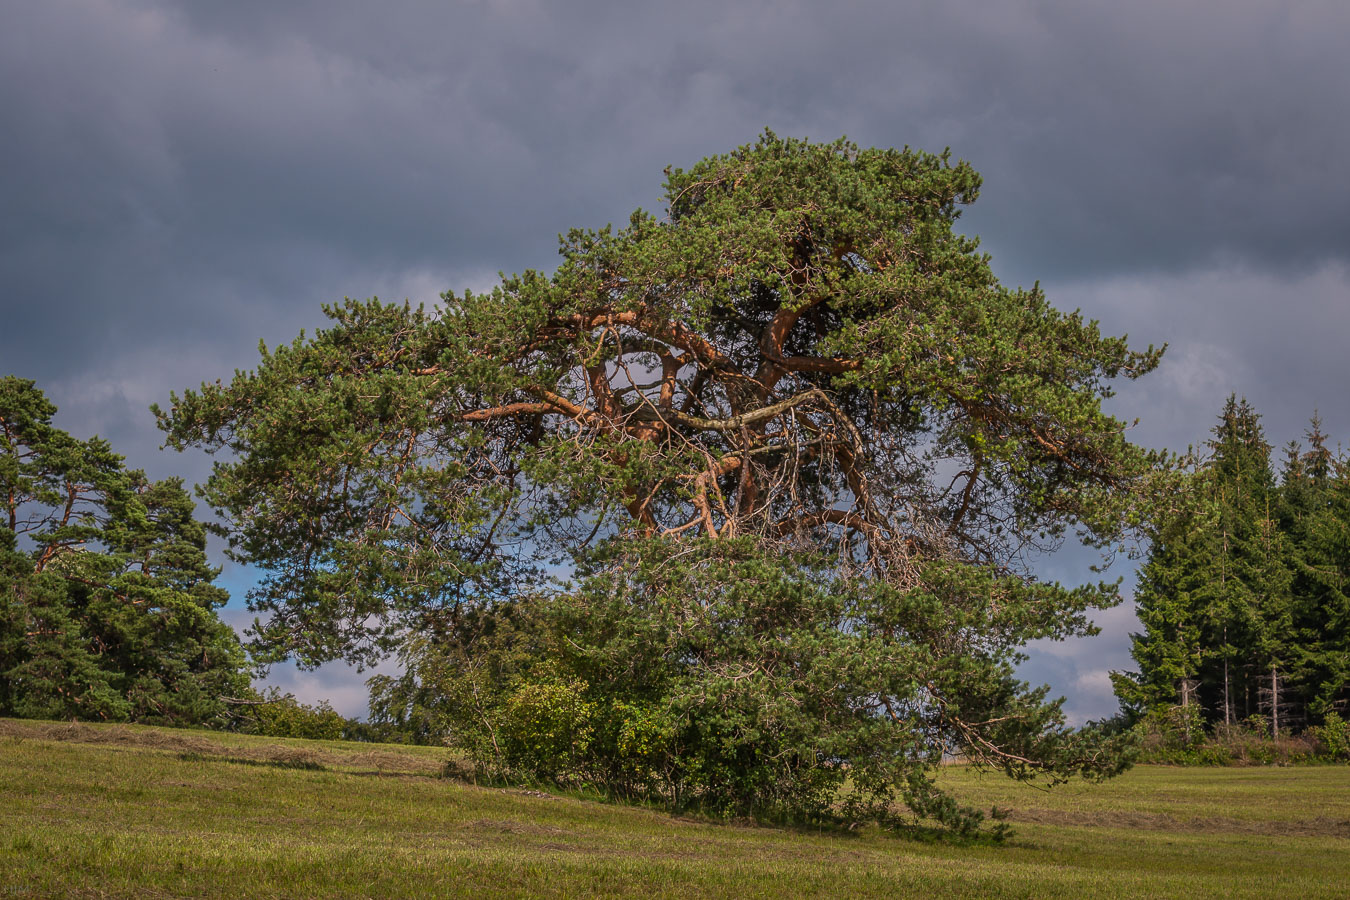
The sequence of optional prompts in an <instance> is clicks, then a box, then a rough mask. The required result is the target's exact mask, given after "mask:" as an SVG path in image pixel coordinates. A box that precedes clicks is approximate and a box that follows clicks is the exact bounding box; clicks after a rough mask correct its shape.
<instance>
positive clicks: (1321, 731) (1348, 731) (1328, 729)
mask: <svg viewBox="0 0 1350 900" xmlns="http://www.w3.org/2000/svg"><path fill="white" fill-rule="evenodd" d="M1308 730H1309V731H1310V732H1311V733H1312V736H1313V737H1314V738H1315V739H1316V740H1317V742H1318V744H1320V745H1321V746H1320V749H1321V755H1322V756H1324V757H1326V758H1327V759H1333V760H1350V723H1347V722H1346V721H1345V720H1344V719H1342V718H1341V717H1340V716H1339V715H1338V714H1336V713H1334V712H1333V713H1328V714H1327V715H1326V717H1325V719H1323V722H1322V724H1321V725H1314V726H1313V727H1312V728H1309V729H1308Z"/></svg>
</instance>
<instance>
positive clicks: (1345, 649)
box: [1280, 415, 1350, 722]
mask: <svg viewBox="0 0 1350 900" xmlns="http://www.w3.org/2000/svg"><path fill="white" fill-rule="evenodd" d="M1306 440H1307V441H1308V449H1307V450H1306V451H1304V450H1303V449H1302V447H1301V446H1300V445H1298V444H1297V443H1291V445H1290V447H1289V449H1288V451H1287V454H1286V459H1285V464H1284V469H1283V472H1282V473H1281V484H1280V528H1281V530H1282V531H1283V532H1284V533H1285V535H1286V536H1287V540H1286V559H1287V563H1286V564H1287V567H1288V569H1289V572H1290V578H1291V595H1292V598H1293V604H1292V609H1291V611H1290V647H1291V651H1292V653H1291V655H1290V661H1289V668H1290V672H1291V676H1293V677H1292V680H1293V684H1292V685H1291V687H1292V688H1293V689H1294V691H1295V693H1296V697H1297V702H1298V706H1299V708H1300V709H1301V710H1304V711H1306V714H1307V715H1308V717H1309V720H1310V721H1314V722H1315V721H1319V720H1321V719H1322V718H1323V717H1324V716H1325V715H1326V713H1328V712H1331V711H1332V710H1334V709H1336V708H1337V707H1338V706H1341V707H1343V706H1344V705H1345V702H1346V699H1347V687H1348V686H1350V642H1348V638H1347V635H1348V634H1350V597H1348V596H1347V588H1348V587H1350V486H1348V485H1347V481H1346V475H1347V471H1346V464H1345V462H1344V461H1343V460H1341V459H1338V458H1337V457H1336V456H1335V455H1334V454H1333V453H1332V452H1331V450H1330V449H1329V448H1328V446H1327V441H1328V438H1327V435H1326V434H1325V433H1324V432H1323V431H1322V422H1321V419H1320V417H1319V416H1316V415H1314V416H1313V419H1312V422H1311V423H1310V425H1309V428H1308V431H1307V432H1306Z"/></svg>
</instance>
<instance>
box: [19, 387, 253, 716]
mask: <svg viewBox="0 0 1350 900" xmlns="http://www.w3.org/2000/svg"><path fill="white" fill-rule="evenodd" d="M55 412H56V407H55V406H53V405H52V404H51V403H50V402H49V401H48V400H47V398H46V397H45V396H43V394H42V392H41V391H39V390H38V389H37V388H36V387H35V386H34V383H33V382H32V381H28V380H24V379H20V378H15V377H4V378H0V715H13V716H21V717H32V718H69V717H76V718H83V719H102V720H113V721H124V720H134V721H141V722H151V723H161V724H197V723H206V722H211V721H213V720H215V719H216V718H217V717H218V716H220V715H221V714H222V713H223V711H224V703H223V700H222V697H223V696H238V695H239V694H240V693H242V692H245V691H247V690H248V676H247V674H245V672H244V670H243V666H244V657H243V651H242V648H241V647H240V645H239V642H238V639H237V638H236V637H235V634H234V632H233V630H232V629H231V628H230V627H229V626H228V625H226V624H225V623H223V622H221V621H220V619H219V618H218V617H217V615H216V612H215V610H216V609H217V608H219V607H220V606H221V605H223V604H224V603H225V601H226V600H227V599H228V596H227V594H226V593H225V591H224V590H222V589H221V588H219V587H217V586H215V585H214V584H212V581H213V580H214V578H215V576H216V574H217V570H216V569H214V568H212V567H211V566H210V565H209V564H208V562H207V559H206V554H205V546H206V529H205V526H204V525H203V524H202V523H201V522H198V521H196V520H195V519H194V518H193V516H192V513H193V503H192V500H191V499H190V498H189V497H188V495H187V493H186V491H184V490H183V485H182V482H181V481H180V480H177V479H168V480H165V481H159V482H151V481H149V480H148V479H147V478H146V477H145V475H144V474H143V473H142V472H140V471H137V470H131V469H127V468H126V467H125V466H124V465H123V461H122V457H121V456H119V455H117V454H116V453H114V452H113V451H112V449H111V448H110V447H109V446H108V444H107V442H106V441H103V440H101V439H99V438H92V439H90V440H85V441H81V440H77V439H76V438H74V437H71V436H70V435H69V434H67V433H65V432H64V431H61V430H60V429H58V428H56V427H54V426H53V425H52V422H51V419H52V416H53V414H54V413H55Z"/></svg>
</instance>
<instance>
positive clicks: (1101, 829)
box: [0, 719, 1350, 900]
mask: <svg viewBox="0 0 1350 900" xmlns="http://www.w3.org/2000/svg"><path fill="white" fill-rule="evenodd" d="M447 756H448V754H447V751H445V750H443V749H438V748H430V747H403V746H393V745H369V744H350V743H338V742H323V741H301V740H277V739H275V738H256V737H247V736H241V735H229V734H216V733H211V732H199V731H174V730H169V729H157V728H148V727H134V726H120V725H109V726H99V725H83V724H79V725H77V724H60V723H40V722H21V721H15V720H6V719H0V900H5V898H10V897H47V896H60V897H69V896H74V897H180V896H186V897H273V896H275V897H426V896H472V897H514V896H532V897H591V896H599V897H606V896H610V897H620V896H642V897H648V898H658V897H706V896H732V897H801V896H822V897H871V896H877V897H880V896H887V897H895V896H901V897H903V896H925V897H1075V898H1077V897H1188V898H1189V897H1206V896H1213V897H1270V896H1278V897H1300V898H1305V897H1346V896H1350V766H1308V767H1301V768H1255V767H1254V768H1226V769H1180V768H1168V767H1160V766H1141V767H1138V768H1136V769H1134V770H1132V771H1131V772H1129V773H1127V774H1126V775H1125V776H1124V777H1122V778H1119V779H1117V780H1115V781H1112V782H1109V783H1107V784H1104V785H1084V784H1070V785H1064V786H1061V787H1058V788H1055V789H1054V790H1052V791H1045V790H1041V789H1037V788H1034V787H1030V786H1025V785H1018V784H1015V783H1012V782H1010V781H1008V780H1006V779H1004V778H1001V777H999V776H995V775H981V774H979V773H975V772H971V771H969V770H967V769H965V768H964V767H960V766H952V767H950V768H948V769H946V770H944V773H943V778H944V780H945V782H946V783H947V784H948V786H949V787H950V788H951V789H952V790H953V791H955V792H956V793H957V794H958V796H959V797H960V798H961V799H963V800H964V801H966V802H970V803H974V804H978V805H981V806H984V807H988V806H990V805H995V804H996V805H998V806H999V807H1003V808H1007V809H1010V810H1011V811H1012V812H1011V815H1010V819H1011V821H1012V822H1013V823H1014V825H1015V827H1016V834H1015V836H1014V837H1013V838H1011V839H1010V840H1009V841H1008V842H1007V843H1005V844H1003V845H984V844H974V845H971V844H959V843H951V842H943V841H937V842H925V841H919V840H914V839H908V838H898V837H894V836H890V835H886V834H881V833H877V832H865V833H860V834H847V833H840V832H828V831H825V832H816V831H810V830H793V829H783V828H771V827H758V826H753V825H747V824H731V825H728V824H716V823H709V822H705V821H700V820H696V819H689V818H681V817H677V816H671V815H668V814H666V813H663V812H659V811H655V810H649V809H637V808H631V807H624V806H618V805H613V804H607V803H602V802H597V801H594V800H587V799H581V798H577V797H572V796H562V795H556V794H552V793H548V792H543V791H531V790H522V789H509V788H487V787H476V786H472V785H467V784H463V783H460V782H457V781H453V780H449V779H444V778H440V777H438V774H439V773H440V771H441V769H442V766H443V765H444V763H445V761H446V759H447Z"/></svg>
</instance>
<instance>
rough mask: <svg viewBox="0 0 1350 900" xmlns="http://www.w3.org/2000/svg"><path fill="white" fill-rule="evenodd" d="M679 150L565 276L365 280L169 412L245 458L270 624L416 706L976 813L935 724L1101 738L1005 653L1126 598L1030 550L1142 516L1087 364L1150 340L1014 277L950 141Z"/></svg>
mask: <svg viewBox="0 0 1350 900" xmlns="http://www.w3.org/2000/svg"><path fill="white" fill-rule="evenodd" d="M667 175H668V178H667V183H666V196H665V200H666V214H665V216H664V217H663V218H657V217H655V216H652V215H650V214H648V213H646V212H643V211H638V212H636V213H634V214H633V216H632V217H631V219H630V221H629V224H628V225H627V226H626V227H624V228H620V229H613V228H605V229H603V230H601V231H582V230H576V231H573V232H571V233H569V234H568V235H567V236H566V237H565V238H564V240H563V243H562V255H563V261H562V264H561V265H560V266H559V268H558V269H557V270H556V271H555V272H554V273H553V274H552V275H545V274H543V273H539V272H526V273H525V274H523V275H519V276H512V277H509V278H504V279H503V280H502V282H501V284H500V285H499V286H497V287H496V288H494V289H493V290H492V291H490V292H488V293H484V294H475V293H470V292H466V293H464V294H458V295H457V294H454V293H447V294H445V295H444V303H443V305H442V306H440V307H438V308H436V309H434V310H431V311H428V310H425V309H420V308H419V309H411V308H409V307H407V306H406V305H405V306H397V305H386V304H382V303H380V302H378V301H370V302H367V303H355V302H350V301H349V302H347V303H345V304H343V305H342V306H339V307H335V308H330V309H329V310H328V311H327V312H328V314H329V316H330V318H331V319H332V324H331V325H330V327H328V328H327V329H325V330H322V331H320V332H318V333H316V334H315V335H313V336H312V337H308V338H307V337H305V336H303V335H302V336H301V337H300V338H299V339H297V340H296V341H294V342H293V343H291V344H290V345H286V346H281V347H277V348H275V349H274V350H270V351H269V350H268V349H267V348H266V347H264V348H263V359H262V361H261V362H260V364H259V366H258V368H257V369H256V370H254V371H252V372H240V373H237V374H236V376H235V378H234V380H233V381H232V382H231V383H229V384H223V383H220V382H217V383H215V384H204V385H203V386H202V387H201V389H200V390H198V391H188V392H186V393H185V394H183V395H182V396H175V397H174V398H173V399H172V404H171V405H170V407H169V408H167V409H162V410H159V411H158V414H159V416H160V421H161V425H162V427H163V428H164V429H165V431H166V433H167V435H168V442H169V443H170V444H171V445H173V446H177V447H186V446H190V445H192V446H202V447H206V448H208V449H210V450H213V451H225V452H226V453H228V454H230V456H231V458H230V459H228V460H226V461H224V462H222V463H221V464H220V465H218V466H217V467H216V469H215V472H214V474H213V476H212V478H211V479H210V481H209V482H208V483H207V484H206V485H204V486H203V492H204V496H205V497H206V498H207V500H208V501H209V502H210V503H211V504H212V506H213V507H214V508H215V509H216V510H217V512H218V513H219V514H220V515H221V516H222V518H223V519H224V521H225V522H226V523H227V527H228V531H229V534H230V539H231V545H232V552H233V553H234V554H235V555H236V556H237V557H238V558H240V559H243V560H247V561H248V562H250V563H251V564H253V565H256V566H258V567H260V568H261V569H263V570H264V571H265V572H267V573H268V574H267V577H266V579H265V580H264V582H263V583H262V584H261V585H260V587H259V588H258V589H257V591H255V592H254V593H253V595H252V597H251V603H252V605H253V607H254V609H255V610H257V611H259V612H261V613H263V614H264V620H263V622H262V623H261V624H260V626H259V627H258V628H257V630H256V631H255V633H254V639H255V648H256V650H257V651H258V652H259V653H260V654H262V657H263V658H268V657H269V656H270V657H275V658H280V657H282V656H286V655H294V656H296V657H298V658H299V659H300V660H301V661H302V662H303V663H306V664H318V663H320V662H322V661H324V660H328V659H334V658H345V659H348V660H351V661H356V662H372V661H374V660H376V659H379V658H381V657H383V656H384V655H386V654H388V653H390V652H393V651H401V652H402V653H403V654H404V656H405V657H406V659H407V661H408V662H409V669H408V673H409V674H408V675H407V676H406V677H405V678H404V679H401V680H399V681H397V682H388V681H380V682H377V697H376V699H377V706H378V707H379V708H383V709H385V710H387V711H388V712H389V715H390V716H391V717H392V718H393V719H397V720H398V721H400V722H402V725H401V726H400V727H407V728H408V729H410V730H411V731H412V732H416V733H422V732H425V733H444V732H445V731H447V730H448V733H449V735H450V738H451V740H453V741H455V742H457V743H459V744H460V745H462V746H465V747H467V748H469V749H470V750H471V751H472V752H473V753H474V754H475V756H477V757H478V759H479V760H480V761H481V762H482V764H483V765H484V766H486V767H487V769H488V770H490V771H492V772H496V773H499V774H503V775H507V774H509V775H511V776H512V777H530V778H536V779H555V780H568V781H575V780H584V781H589V782H596V783H601V784H603V785H605V786H607V787H609V788H610V789H612V790H614V791H617V792H619V793H626V794H632V795H639V796H647V797H658V796H659V797H664V798H665V799H666V800H667V801H668V802H670V803H672V804H674V805H676V806H685V805H693V806H699V807H702V808H707V809H713V810H718V811H724V812H728V813H738V812H755V813H759V812H761V811H767V812H769V813H772V814H773V815H782V816H785V817H811V816H816V815H820V814H823V812H824V811H825V810H826V809H839V808H841V806H840V805H841V804H844V805H847V804H853V806H854V807H855V809H863V808H865V810H866V812H865V813H860V814H859V815H860V816H862V817H867V816H871V817H874V818H881V817H882V816H883V808H884V807H885V801H886V799H887V798H889V797H891V796H895V795H898V796H901V797H903V798H905V799H906V800H907V801H908V802H909V803H910V805H911V807H912V808H913V809H914V810H915V812H916V813H917V814H919V815H922V816H932V815H936V816H938V817H939V818H943V819H945V820H947V821H949V822H952V823H959V822H967V823H968V822H969V821H970V820H969V818H962V817H961V816H959V815H957V814H956V813H955V812H953V811H952V809H951V808H950V805H949V803H948V801H943V800H942V799H941V798H940V795H939V794H938V793H937V792H936V790H935V788H933V786H932V782H931V778H930V774H931V771H932V768H933V766H934V765H935V764H936V763H937V762H938V761H939V760H940V759H941V757H942V755H943V754H944V753H949V752H959V753H962V754H964V755H965V756H967V757H968V758H970V759H972V760H974V761H976V762H978V763H981V764H987V765H991V766H996V767H999V768H1001V769H1004V770H1005V771H1007V772H1009V773H1010V774H1013V775H1015V776H1017V777H1033V776H1036V775H1044V776H1046V777H1048V778H1050V779H1051V780H1054V779H1056V778H1060V777H1065V776H1067V775H1068V774H1070V773H1083V774H1093V775H1105V774H1110V773H1112V772H1114V771H1117V770H1118V769H1119V767H1120V765H1121V756H1120V754H1121V747H1120V745H1119V744H1118V743H1115V742H1113V741H1111V740H1108V739H1106V738H1104V737H1103V736H1101V735H1099V734H1083V735H1071V734H1069V733H1068V732H1067V731H1066V730H1065V729H1064V727H1063V717H1062V714H1061V713H1060V710H1059V705H1058V704H1057V703H1055V702H1047V700H1046V697H1045V694H1044V691H1041V690H1033V689H1030V688H1028V687H1027V686H1026V685H1023V684H1020V683H1018V682H1017V681H1016V680H1015V679H1014V678H1013V676H1012V665H1013V664H1014V663H1015V662H1016V661H1017V659H1018V658H1019V657H1018V653H1019V648H1020V647H1021V646H1022V645H1023V644H1024V643H1025V642H1026V641H1027V640H1029V639H1032V638H1044V637H1049V638H1064V637H1068V636H1072V635H1078V634H1085V633H1090V632H1091V631H1092V627H1091V625H1090V621H1089V619H1088V614H1089V612H1090V610H1091V609H1093V608H1095V607H1100V606H1105V605H1110V604H1113V603H1115V602H1118V600H1119V597H1118V594H1117V593H1116V590H1115V587H1114V586H1113V585H1110V584H1103V585H1095V586H1090V587H1084V588H1076V589H1068V588H1064V587H1062V586H1060V585H1057V584H1052V583H1042V582H1038V581H1036V580H1035V579H1034V578H1033V577H1032V576H1031V575H1030V574H1029V572H1028V569H1027V560H1028V554H1029V553H1030V552H1032V551H1034V550H1035V549H1036V548H1044V547H1052V546H1055V545H1056V544H1057V543H1058V542H1059V541H1060V540H1062V539H1063V538H1064V536H1065V535H1067V534H1069V533H1075V534H1077V535H1078V536H1079V537H1080V538H1081V539H1083V540H1084V541H1086V542H1087V543H1088V544H1090V545H1093V546H1099V547H1106V546H1109V545H1111V544H1113V543H1114V542H1115V541H1117V540H1118V539H1120V538H1121V537H1122V536H1123V535H1124V534H1125V532H1126V531H1127V530H1128V529H1129V528H1131V527H1132V526H1135V525H1138V524H1140V523H1141V522H1143V521H1144V520H1145V518H1146V517H1147V515H1148V511H1149V508H1150V505H1151V502H1152V496H1153V494H1154V493H1155V491H1156V489H1157V487H1158V485H1157V483H1156V482H1157V481H1158V478H1159V463H1160V462H1161V459H1160V458H1159V457H1158V456H1156V455H1153V454H1149V453H1146V452H1144V451H1142V450H1140V449H1139V448H1137V447H1134V446H1133V445H1131V444H1130V443H1129V442H1127V441H1126V440H1125V438H1124V435H1123V432H1124V425H1123V423H1121V422H1119V421H1117V420H1115V419H1113V418H1111V417H1110V416H1108V415H1106V414H1104V413H1103V412H1102V410H1101V400H1102V398H1104V397H1106V396H1109V395H1110V392H1111V389H1110V384H1111V382H1112V380H1113V379H1116V378H1120V377H1125V378H1134V377H1137V376H1139V375H1142V374H1144V373H1146V372H1148V371H1150V370H1151V369H1153V368H1154V367H1155V366H1156V365H1157V363H1158V360H1159V356H1160V352H1159V351H1155V350H1153V349H1152V348H1149V349H1148V350H1146V351H1144V352H1136V351H1133V350H1131V349H1130V348H1129V347H1128V346H1127V345H1126V343H1125V341H1124V340H1123V339H1119V338H1113V337H1104V336H1102V335H1101V334H1100V333H1099V332H1098V329H1097V327H1096V324H1095V323H1092V322H1087V321H1084V320H1083V319H1082V318H1081V317H1080V316H1079V315H1078V314H1076V313H1074V314H1065V313H1061V312H1059V311H1058V310H1056V309H1055V308H1053V307H1052V306H1051V305H1050V304H1049V303H1048V301H1047V300H1046V299H1045V297H1044V296H1043V295H1042V294H1041V292H1040V291H1039V290H1038V289H1032V290H1012V289H1009V288H1006V287H1004V286H1002V285H1001V284H999V283H998V281H997V280H996V279H995V278H994V276H993V274H992V273H991V271H990V269H989V263H988V259H987V257H985V256H983V255H982V254H980V253H978V252H977V244H976V242H975V241H974V240H973V239H971V238H968V237H965V236H962V235H961V234H959V233H958V232H957V231H956V230H955V228H954V223H955V221H956V219H957V216H958V215H959V207H960V206H961V205H962V204H966V203H969V202H972V201H973V200H974V199H975V197H976V195H977V193H978V189H979V184H980V180H979V176H978V175H977V174H976V173H975V172H974V171H973V170H972V169H971V168H970V166H968V165H966V164H965V163H960V162H953V161H952V160H951V159H950V158H949V157H948V156H946V155H941V156H937V155H932V154H927V153H922V152H917V151H911V150H908V149H906V150H868V149H860V148H858V147H856V146H854V145H852V144H849V143H847V142H845V141H837V142H834V143H829V144H814V143H810V142H806V141H798V140H784V139H780V138H778V137H776V136H774V135H772V134H767V133H766V134H765V135H764V137H763V138H761V140H760V141H759V142H758V143H756V144H754V145H752V146H747V147H743V148H741V149H739V150H737V151H735V152H733V153H731V154H728V155H725V156H718V157H712V158H709V159H706V160H703V161H702V162H700V163H698V164H697V165H696V166H694V167H693V168H691V169H689V170H687V171H685V170H671V171H669V172H668V173H667ZM846 773H850V774H846ZM846 779H847V781H848V784H849V790H848V791H846V792H843V793H840V792H838V791H837V789H838V788H839V787H840V785H841V784H843V783H844V781H845V780H846Z"/></svg>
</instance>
